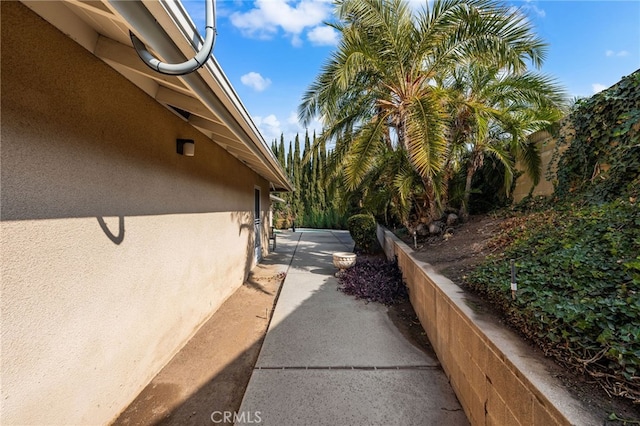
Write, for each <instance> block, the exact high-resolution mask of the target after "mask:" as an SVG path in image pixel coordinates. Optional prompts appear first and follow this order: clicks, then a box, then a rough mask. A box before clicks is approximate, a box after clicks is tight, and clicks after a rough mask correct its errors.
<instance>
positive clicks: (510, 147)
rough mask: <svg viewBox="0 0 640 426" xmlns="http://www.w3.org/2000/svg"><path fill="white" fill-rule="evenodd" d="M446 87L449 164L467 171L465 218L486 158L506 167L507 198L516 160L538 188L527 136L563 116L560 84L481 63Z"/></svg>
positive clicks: (535, 155)
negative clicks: (473, 183) (473, 188)
mask: <svg viewBox="0 0 640 426" xmlns="http://www.w3.org/2000/svg"><path fill="white" fill-rule="evenodd" d="M442 84H443V85H444V86H445V87H447V88H448V89H449V96H450V98H449V102H448V106H449V108H450V110H449V111H450V112H449V114H450V120H451V121H450V123H449V131H448V135H449V146H450V150H449V153H450V159H449V161H448V163H447V164H448V165H450V166H451V167H466V184H465V190H464V198H463V202H462V206H461V209H460V210H461V214H462V216H463V217H466V216H467V215H468V206H469V197H470V195H471V183H472V179H473V176H474V174H475V173H476V171H478V169H480V167H482V164H483V162H484V159H485V156H486V155H491V156H493V157H494V158H496V159H497V160H498V161H499V162H501V163H502V164H503V165H504V170H505V178H504V184H505V191H506V193H507V195H508V193H509V190H510V188H511V184H512V182H513V176H514V168H515V161H516V160H519V161H520V162H521V163H522V164H523V165H524V167H525V169H526V170H525V171H526V172H527V173H528V174H529V176H531V178H532V180H533V182H534V184H537V183H538V181H539V179H540V175H541V172H542V171H541V161H540V154H539V152H538V148H537V146H536V144H535V143H530V141H529V140H528V135H530V134H531V133H534V132H536V131H538V130H541V129H543V128H547V127H549V126H550V125H551V124H552V123H554V122H555V121H557V120H559V119H560V118H561V117H562V115H563V109H564V107H565V103H566V101H565V95H564V91H563V89H562V88H561V87H560V85H559V84H558V83H557V82H555V81H554V80H553V79H552V78H550V77H547V76H544V75H542V74H538V73H534V72H525V73H514V72H504V71H502V70H499V69H498V68H497V67H487V66H483V65H482V64H478V63H470V64H465V65H463V66H459V67H457V68H456V69H455V70H454V72H453V73H452V74H451V75H450V76H449V77H448V78H447V79H445V81H443V82H442ZM451 175H452V173H451V172H449V173H448V175H447V176H451Z"/></svg>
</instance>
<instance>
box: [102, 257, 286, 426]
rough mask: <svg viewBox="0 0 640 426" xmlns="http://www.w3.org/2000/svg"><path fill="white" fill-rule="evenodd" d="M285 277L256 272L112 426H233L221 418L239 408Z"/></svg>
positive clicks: (260, 268)
mask: <svg viewBox="0 0 640 426" xmlns="http://www.w3.org/2000/svg"><path fill="white" fill-rule="evenodd" d="M284 278H285V275H284V274H283V273H282V272H278V271H277V270H275V269H274V268H273V267H269V266H263V265H258V267H256V268H254V270H253V271H252V275H251V276H250V277H249V279H248V280H247V281H246V282H245V283H244V284H243V285H242V286H241V287H240V288H239V289H238V290H236V291H235V293H233V294H232V295H231V296H230V297H229V298H228V299H227V300H226V301H225V302H224V303H223V304H222V306H221V307H220V308H219V309H218V310H217V311H216V312H215V313H214V315H213V316H212V317H211V318H210V319H209V320H208V321H207V322H206V323H205V324H204V325H203V326H202V327H201V328H200V329H199V330H198V331H197V333H196V334H195V335H194V336H193V337H192V338H191V340H189V342H188V343H187V344H186V346H185V347H184V348H183V349H181V350H180V352H178V353H177V354H176V355H175V356H174V358H173V359H172V360H171V361H170V362H169V364H167V365H166V366H165V367H164V368H163V369H162V371H161V372H160V373H158V375H157V376H156V377H155V378H154V379H153V380H152V381H151V383H150V384H149V385H147V387H146V388H145V389H144V390H143V391H142V393H141V394H140V395H139V396H138V397H137V398H136V399H135V400H134V401H133V402H132V403H131V404H130V405H129V407H128V408H127V409H126V410H125V411H124V412H123V413H122V414H121V415H120V416H119V417H118V418H117V419H116V420H115V422H114V423H113V424H114V425H175V426H182V425H210V424H214V421H215V424H220V425H232V424H233V422H225V421H221V420H224V416H225V413H233V412H237V411H238V410H239V409H240V404H241V403H242V398H243V396H244V392H245V389H246V387H247V385H248V384H249V379H250V378H251V373H252V372H253V367H254V365H255V363H256V361H257V359H258V354H259V353H260V348H261V347H262V342H263V339H264V336H265V334H266V330H267V327H268V325H269V321H270V319H271V314H272V312H273V307H274V306H275V303H276V300H277V295H278V294H279V291H280V288H281V286H282V283H283V281H284ZM212 415H213V416H214V417H213V421H212V417H211V416H212ZM227 416H228V417H229V418H231V416H232V414H228V415H227Z"/></svg>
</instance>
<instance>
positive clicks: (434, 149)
mask: <svg viewBox="0 0 640 426" xmlns="http://www.w3.org/2000/svg"><path fill="white" fill-rule="evenodd" d="M336 12H337V16H338V18H339V22H338V23H335V24H331V25H332V26H333V27H334V28H335V29H336V30H338V31H339V32H340V33H341V35H342V39H341V42H340V44H339V46H338V48H337V50H336V52H334V53H333V55H332V56H331V58H330V59H329V61H328V62H327V63H326V64H325V65H324V67H323V69H322V71H321V73H320V75H319V76H318V77H317V80H316V81H315V82H314V83H312V84H311V86H310V87H309V89H308V91H307V92H306V93H305V95H304V97H303V100H302V103H301V105H300V107H299V116H300V118H301V119H302V121H304V122H306V123H308V122H309V121H310V120H311V119H313V118H314V117H316V116H319V117H320V119H321V120H322V121H323V124H324V127H325V129H326V130H325V131H324V132H323V134H322V136H321V138H324V139H333V140H335V141H336V152H338V153H340V160H341V161H342V166H343V168H344V177H345V183H346V185H347V186H348V188H350V189H353V188H356V187H358V185H360V184H361V183H362V182H363V180H364V178H365V176H367V174H368V172H370V171H371V170H372V169H374V168H375V167H376V165H377V162H378V161H379V158H380V154H381V152H384V150H403V151H404V152H406V156H407V159H408V161H409V164H410V165H411V167H412V168H413V169H414V170H415V171H416V172H417V173H418V175H419V176H420V179H421V181H422V186H423V188H424V199H425V203H426V205H427V206H428V212H429V213H428V216H429V217H430V218H435V217H436V216H438V213H439V212H438V210H439V208H440V206H439V201H440V194H441V192H442V185H441V179H439V178H438V175H439V173H440V172H441V171H442V170H443V168H444V165H445V161H446V158H447V155H446V153H447V149H448V145H447V138H446V132H445V130H446V124H447V109H446V100H447V96H446V91H445V90H444V89H443V88H441V87H438V86H437V85H436V84H435V82H436V78H437V77H439V76H442V75H449V74H450V73H451V72H452V70H453V69H455V67H456V66H457V65H458V64H462V63H469V62H472V61H475V62H478V63H482V64H486V65H487V66H488V65H492V66H495V67H498V68H500V69H506V70H509V71H512V72H518V73H519V72H523V71H524V70H525V69H526V67H527V62H528V61H530V62H531V63H533V64H534V65H535V66H539V65H540V64H541V63H542V60H543V58H544V54H545V48H546V46H545V44H544V43H543V42H542V41H541V40H540V39H539V38H537V37H536V36H535V34H534V33H533V29H532V27H531V25H530V24H529V21H528V20H527V19H526V18H525V16H524V15H523V14H522V13H521V12H520V11H519V10H517V9H513V8H508V7H506V6H504V5H502V4H500V3H498V2H495V1H492V0H435V1H434V3H433V4H432V5H431V6H429V5H428V3H427V5H426V7H425V8H424V9H423V10H422V11H421V12H420V13H418V14H417V15H416V16H414V15H413V14H412V13H411V10H410V9H409V7H408V5H407V2H406V1H404V0H339V1H337V3H336Z"/></svg>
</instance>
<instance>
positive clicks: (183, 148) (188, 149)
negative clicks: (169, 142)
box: [176, 139, 196, 157]
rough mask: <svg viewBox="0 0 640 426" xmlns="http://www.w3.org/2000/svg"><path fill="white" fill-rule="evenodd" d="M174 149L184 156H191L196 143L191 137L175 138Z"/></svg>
mask: <svg viewBox="0 0 640 426" xmlns="http://www.w3.org/2000/svg"><path fill="white" fill-rule="evenodd" d="M176 150H177V152H178V154H180V155H184V156H186V157H193V154H194V153H195V150H196V145H195V142H194V141H193V139H177V140H176Z"/></svg>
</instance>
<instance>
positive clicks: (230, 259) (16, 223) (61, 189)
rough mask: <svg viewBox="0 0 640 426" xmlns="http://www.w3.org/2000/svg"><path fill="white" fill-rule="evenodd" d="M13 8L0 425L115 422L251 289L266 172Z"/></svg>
mask: <svg viewBox="0 0 640 426" xmlns="http://www.w3.org/2000/svg"><path fill="white" fill-rule="evenodd" d="M0 5H1V20H2V21H1V24H2V25H1V31H2V38H1V41H2V65H1V75H2V78H1V93H2V98H1V99H2V100H1V108H2V109H1V112H2V115H1V147H0V155H1V188H0V191H1V199H0V203H1V204H0V219H1V222H0V227H1V228H0V232H1V234H0V236H1V247H2V250H1V253H2V261H1V270H0V272H1V285H2V293H1V351H2V364H1V384H2V385H1V386H2V396H1V399H2V407H1V410H0V411H1V417H0V423H1V424H6V425H9V424H104V423H108V422H109V421H111V420H112V419H113V418H114V417H115V416H117V414H118V413H119V412H120V410H122V409H123V408H125V407H126V405H127V404H128V403H129V402H130V401H131V400H132V399H133V398H134V397H135V396H136V395H137V394H138V393H139V391H140V390H141V389H142V388H143V387H144V386H145V385H146V384H147V383H148V382H149V381H150V380H151V379H152V378H153V376H154V375H155V374H156V373H157V372H158V371H159V370H160V369H161V368H162V366H163V365H165V364H166V363H167V362H168V361H169V360H170V359H171V357H172V356H173V355H174V354H175V353H176V352H177V350H179V349H180V348H181V347H182V346H183V345H184V343H185V342H186V341H187V340H188V339H189V337H190V336H192V335H193V333H194V332H195V331H196V330H197V329H198V327H199V326H200V325H201V324H202V323H203V322H204V321H205V320H206V319H208V318H209V317H210V316H211V315H212V314H213V313H214V312H215V311H216V309H217V308H218V307H219V306H220V305H221V304H222V302H223V301H224V300H225V299H226V298H227V297H228V296H229V295H231V294H232V293H233V292H234V290H236V288H238V287H239V286H240V285H241V284H242V282H243V279H244V278H245V277H246V275H247V273H248V271H249V270H250V268H251V267H252V265H253V262H254V247H253V227H254V225H253V214H254V213H253V211H254V188H256V187H259V188H260V189H261V201H262V203H261V204H262V211H261V215H262V223H263V227H262V234H263V236H262V238H263V250H264V252H265V253H266V250H267V248H268V244H267V242H268V240H267V226H268V223H267V222H268V220H267V214H268V210H269V183H268V182H267V181H266V180H265V179H264V178H262V177H260V176H259V175H258V174H256V173H255V172H253V171H252V170H250V169H249V168H247V167H246V166H245V165H244V164H242V163H241V162H240V161H238V160H237V159H236V158H235V157H233V156H231V155H230V154H229V153H227V152H226V151H225V150H224V149H222V148H221V147H220V146H218V145H216V144H215V143H213V142H212V141H211V140H209V139H207V138H206V137H204V136H203V135H202V134H201V133H199V132H198V131H197V130H195V129H194V128H193V127H192V126H190V125H189V124H188V123H187V122H185V121H184V120H183V119H182V118H181V117H179V116H178V115H176V114H173V113H172V112H171V111H169V110H168V109H166V108H164V107H163V106H161V105H160V104H158V103H157V102H155V101H154V100H153V99H152V98H150V97H149V96H148V95H147V94H145V93H144V92H143V91H141V90H140V89H138V88H137V87H136V86H134V85H133V84H132V83H130V82H129V81H128V80H126V79H125V78H123V77H122V76H121V75H120V74H118V73H117V72H116V71H114V70H113V69H112V68H110V67H109V66H108V65H106V64H105V63H104V62H102V61H100V60H99V59H97V58H96V57H94V56H93V55H91V54H90V53H89V52H87V51H86V50H85V49H84V48H82V47H81V46H80V45H78V44H76V43H75V42H74V41H73V40H71V39H70V38H68V37H67V36H65V35H64V34H62V33H61V32H59V31H58V30H57V29H56V28H54V27H53V26H51V25H50V24H48V23H47V22H46V21H44V20H43V19H41V18H40V17H39V16H38V15H36V14H34V13H33V12H31V11H30V10H29V9H28V8H26V7H25V6H24V5H22V4H20V3H18V2H0ZM176 138H189V139H194V140H195V145H196V149H195V151H196V152H195V156H194V157H185V156H181V155H178V154H177V153H176Z"/></svg>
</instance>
